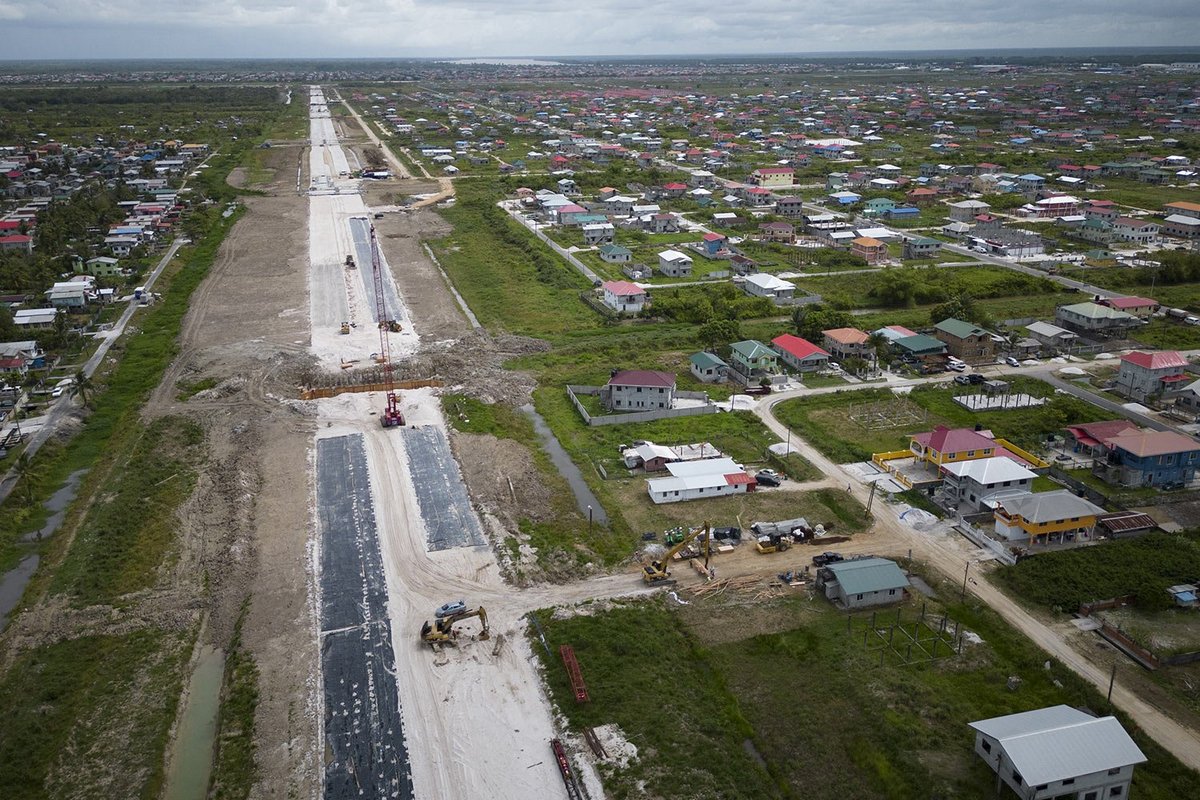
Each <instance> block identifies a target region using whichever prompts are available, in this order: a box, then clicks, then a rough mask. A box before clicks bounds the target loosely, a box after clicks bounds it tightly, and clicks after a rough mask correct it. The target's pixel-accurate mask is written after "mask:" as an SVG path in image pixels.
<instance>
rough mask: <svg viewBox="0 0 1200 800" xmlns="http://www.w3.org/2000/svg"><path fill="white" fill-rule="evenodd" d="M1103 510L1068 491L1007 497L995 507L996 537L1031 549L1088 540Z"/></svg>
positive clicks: (1060, 490)
mask: <svg viewBox="0 0 1200 800" xmlns="http://www.w3.org/2000/svg"><path fill="white" fill-rule="evenodd" d="M1103 513H1104V509H1103V508H1101V507H1100V506H1098V505H1096V504H1095V503H1091V502H1089V501H1087V500H1085V499H1084V498H1082V497H1079V496H1077V495H1076V494H1075V493H1074V492H1072V491H1071V490H1070V489H1059V490H1058V491H1055V492H1037V493H1036V494H1025V495H1019V496H1016V497H1006V498H1003V499H1001V500H1000V501H999V502H998V503H997V504H996V509H995V512H994V514H993V518H994V519H995V523H996V534H997V535H999V536H1001V537H1003V538H1004V539H1008V540H1010V541H1012V540H1022V539H1023V540H1025V541H1027V542H1028V543H1029V544H1030V545H1035V544H1061V543H1064V542H1072V541H1075V540H1076V539H1077V538H1085V539H1086V538H1088V537H1090V536H1091V535H1092V530H1093V529H1094V528H1095V527H1096V517H1098V516H1099V515H1100V514H1103Z"/></svg>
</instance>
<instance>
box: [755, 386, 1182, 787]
mask: <svg viewBox="0 0 1200 800" xmlns="http://www.w3.org/2000/svg"><path fill="white" fill-rule="evenodd" d="M781 401H782V398H770V397H768V398H764V399H763V400H761V401H759V403H758V404H757V405H756V406H755V408H754V412H755V413H756V414H757V415H758V416H759V418H761V419H762V420H763V422H764V423H765V424H766V425H767V427H768V428H770V429H771V430H772V431H773V432H774V433H775V434H776V435H777V436H779V437H780V438H781V439H783V438H790V441H791V443H792V445H793V446H794V447H796V449H797V450H798V451H799V452H800V454H801V455H803V456H804V457H805V458H807V459H808V460H809V461H811V462H812V463H813V464H814V465H816V467H817V469H819V470H820V471H821V472H823V473H824V474H825V475H834V476H839V480H844V481H845V482H846V485H848V486H851V492H852V493H853V494H854V495H855V496H856V497H857V498H858V499H859V500H862V501H863V502H864V503H865V502H866V501H867V495H868V493H869V491H870V487H869V486H868V485H865V484H863V483H861V482H860V481H856V480H854V479H853V476H851V475H849V474H848V473H847V472H846V471H845V470H843V469H842V468H841V467H840V466H839V465H837V464H834V463H833V462H832V461H830V460H829V459H828V458H826V457H825V456H824V454H822V453H821V452H820V451H818V450H817V449H816V448H814V447H812V446H811V445H809V444H808V443H807V442H804V441H803V440H800V439H798V438H797V436H796V434H795V433H791V434H790V435H789V433H788V430H787V428H786V427H785V426H784V425H783V424H782V423H781V422H779V420H778V419H776V418H775V415H774V413H773V412H772V408H773V406H774V405H775V404H776V403H779V402H781ZM872 511H873V512H874V513H875V519H876V525H875V531H876V533H878V534H882V536H883V537H884V539H885V540H886V541H890V542H891V550H892V552H902V551H903V550H905V549H911V552H912V554H913V557H914V558H917V559H920V560H923V561H926V562H928V563H930V564H932V565H933V566H934V567H936V568H937V569H938V570H940V571H941V572H942V573H943V574H944V575H946V576H948V577H951V578H955V577H956V576H963V575H965V574H966V573H967V571H968V569H969V570H970V575H969V577H970V580H969V582H968V584H967V590H968V591H970V592H971V593H972V594H974V595H976V596H977V597H978V598H979V599H980V600H982V601H983V602H984V603H986V604H987V605H988V606H989V607H990V608H991V609H993V610H994V611H995V612H996V613H998V614H999V615H1000V616H1001V617H1003V618H1004V619H1005V621H1007V622H1008V623H1009V624H1010V625H1012V626H1013V627H1014V628H1016V629H1017V630H1019V631H1021V633H1023V634H1025V635H1026V636H1028V637H1029V638H1030V639H1031V640H1033V642H1034V643H1036V644H1037V646H1038V647H1040V648H1042V649H1043V650H1044V651H1046V652H1047V653H1048V654H1050V655H1051V656H1053V657H1054V658H1056V659H1058V660H1059V661H1061V662H1062V663H1063V664H1065V665H1066V666H1068V667H1069V668H1070V669H1071V670H1073V671H1074V672H1076V673H1077V674H1078V675H1080V676H1081V677H1083V678H1084V679H1085V680H1087V681H1088V682H1090V683H1091V684H1093V685H1094V686H1096V687H1097V688H1098V689H1099V690H1100V691H1101V692H1105V693H1107V691H1108V682H1109V675H1108V673H1107V672H1105V671H1104V670H1102V669H1100V668H1098V667H1097V666H1096V665H1095V664H1093V663H1092V662H1091V661H1089V660H1088V659H1087V658H1085V657H1084V656H1083V655H1082V654H1081V653H1080V652H1079V651H1078V650H1076V649H1075V648H1074V647H1072V646H1071V644H1070V643H1069V642H1068V641H1067V640H1066V639H1065V638H1064V636H1063V634H1062V633H1060V632H1059V631H1056V630H1054V629H1053V628H1050V627H1048V626H1046V625H1045V624H1044V623H1042V622H1041V621H1040V620H1038V619H1036V618H1034V617H1033V616H1032V615H1030V614H1029V612H1027V611H1025V609H1023V608H1021V607H1020V606H1019V605H1018V604H1017V603H1015V602H1014V601H1013V600H1012V599H1011V598H1010V597H1008V596H1007V595H1006V594H1004V593H1003V592H1001V591H1000V590H999V589H997V588H996V587H995V586H994V585H993V584H992V583H991V582H989V581H988V579H987V571H986V566H985V565H984V564H983V563H981V562H986V561H987V560H988V556H986V555H985V554H984V553H983V551H981V550H980V549H979V548H975V547H974V546H973V545H970V544H969V543H968V542H967V541H966V540H965V539H962V538H961V537H957V536H953V535H948V534H946V533H945V532H943V533H941V534H940V535H938V534H934V533H924V532H920V531H917V530H915V529H913V528H912V527H910V526H908V525H906V524H905V523H904V522H902V521H901V520H900V519H899V517H898V516H897V514H896V509H895V508H894V507H892V506H889V505H888V504H887V503H881V502H876V503H875V504H874V506H873V508H872ZM880 544H882V542H881V543H880ZM876 550H877V551H880V552H883V550H882V549H881V548H880V547H876ZM977 563H979V564H980V566H975V565H976V564H977ZM968 565H971V566H970V567H968ZM1112 699H1113V703H1114V704H1115V705H1116V706H1117V707H1118V708H1120V709H1121V710H1122V711H1124V712H1125V713H1126V714H1128V715H1129V716H1130V717H1132V718H1133V720H1134V721H1135V722H1136V723H1137V724H1138V725H1139V726H1140V727H1141V728H1142V730H1144V731H1145V732H1146V733H1147V734H1148V735H1149V736H1151V737H1153V738H1154V740H1155V741H1157V742H1158V743H1159V744H1160V745H1162V747H1163V748H1165V749H1166V750H1169V751H1170V752H1171V753H1172V754H1173V755H1174V756H1175V757H1176V758H1178V759H1179V760H1180V761H1181V762H1183V763H1184V764H1186V765H1187V766H1188V767H1191V768H1192V769H1194V770H1200V735H1198V734H1197V732H1196V731H1195V730H1193V729H1191V728H1188V727H1185V726H1183V725H1181V724H1179V723H1178V722H1176V721H1175V720H1173V719H1171V717H1169V716H1168V715H1167V714H1165V713H1163V711H1161V710H1160V709H1158V708H1155V707H1153V706H1151V705H1150V704H1148V703H1146V702H1145V701H1144V700H1142V699H1141V698H1140V697H1138V696H1137V695H1136V694H1134V693H1133V692H1132V691H1130V690H1129V688H1128V687H1126V686H1125V685H1123V684H1122V683H1121V681H1117V682H1116V684H1115V685H1114V687H1113V693H1112Z"/></svg>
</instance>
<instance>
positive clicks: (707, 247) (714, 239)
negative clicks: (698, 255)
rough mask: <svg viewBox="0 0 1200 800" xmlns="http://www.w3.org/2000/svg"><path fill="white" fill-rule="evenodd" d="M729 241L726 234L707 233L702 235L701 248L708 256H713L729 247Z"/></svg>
mask: <svg viewBox="0 0 1200 800" xmlns="http://www.w3.org/2000/svg"><path fill="white" fill-rule="evenodd" d="M728 241H729V240H728V239H727V238H726V237H725V235H724V234H720V233H706V234H704V236H703V237H701V240H700V248H701V250H703V251H704V254H705V255H706V256H709V257H713V256H715V255H717V253H719V252H721V251H722V250H724V249H725V248H726V247H727V245H728Z"/></svg>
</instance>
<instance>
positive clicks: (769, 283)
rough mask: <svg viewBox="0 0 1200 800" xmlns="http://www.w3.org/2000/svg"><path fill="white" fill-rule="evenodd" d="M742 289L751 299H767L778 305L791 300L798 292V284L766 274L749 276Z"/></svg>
mask: <svg viewBox="0 0 1200 800" xmlns="http://www.w3.org/2000/svg"><path fill="white" fill-rule="evenodd" d="M742 288H743V289H744V290H745V291H746V294H748V295H750V296H751V297H766V298H769V299H771V300H772V301H774V302H777V303H778V302H780V301H784V300H791V299H792V295H794V294H795V292H796V284H794V283H791V282H790V281H785V280H783V279H782V278H777V277H775V276H774V275H768V274H766V273H765V272H762V273H756V274H754V275H747V276H746V279H745V281H744V282H743V283H742Z"/></svg>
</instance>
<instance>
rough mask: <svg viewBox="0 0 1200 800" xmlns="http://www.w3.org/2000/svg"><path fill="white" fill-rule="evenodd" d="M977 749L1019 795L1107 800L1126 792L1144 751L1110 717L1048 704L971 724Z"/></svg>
mask: <svg viewBox="0 0 1200 800" xmlns="http://www.w3.org/2000/svg"><path fill="white" fill-rule="evenodd" d="M969 724H970V726H971V728H972V729H974V730H975V752H976V753H977V754H978V755H979V757H980V758H982V759H983V760H984V761H986V762H987V764H988V766H989V767H991V768H992V771H994V772H997V773H998V774H999V776H1000V778H1001V779H1002V780H1003V781H1004V782H1005V783H1006V784H1008V785H1009V787H1010V788H1012V790H1013V791H1014V792H1016V793H1017V796H1018V797H1022V798H1025V800H1043V798H1051V797H1073V798H1077V800H1111V799H1112V798H1124V797H1127V796H1128V794H1129V783H1130V781H1131V780H1132V779H1133V768H1134V767H1135V766H1136V765H1138V764H1141V763H1143V762H1145V761H1146V756H1145V754H1143V753H1142V751H1141V750H1140V749H1139V748H1138V746H1137V745H1136V744H1135V743H1134V741H1133V739H1131V738H1129V734H1128V733H1126V732H1125V729H1124V728H1122V727H1121V723H1120V722H1118V721H1117V720H1116V719H1115V718H1113V717H1099V718H1097V717H1093V716H1091V715H1090V714H1086V713H1084V712H1082V711H1079V710H1077V709H1074V708H1071V707H1070V706H1051V707H1049V708H1039V709H1035V710H1033V711H1024V712H1021V713H1018V714H1009V715H1007V716H1003V717H993V718H992V719H985V720H980V721H978V722H972V723H969Z"/></svg>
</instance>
